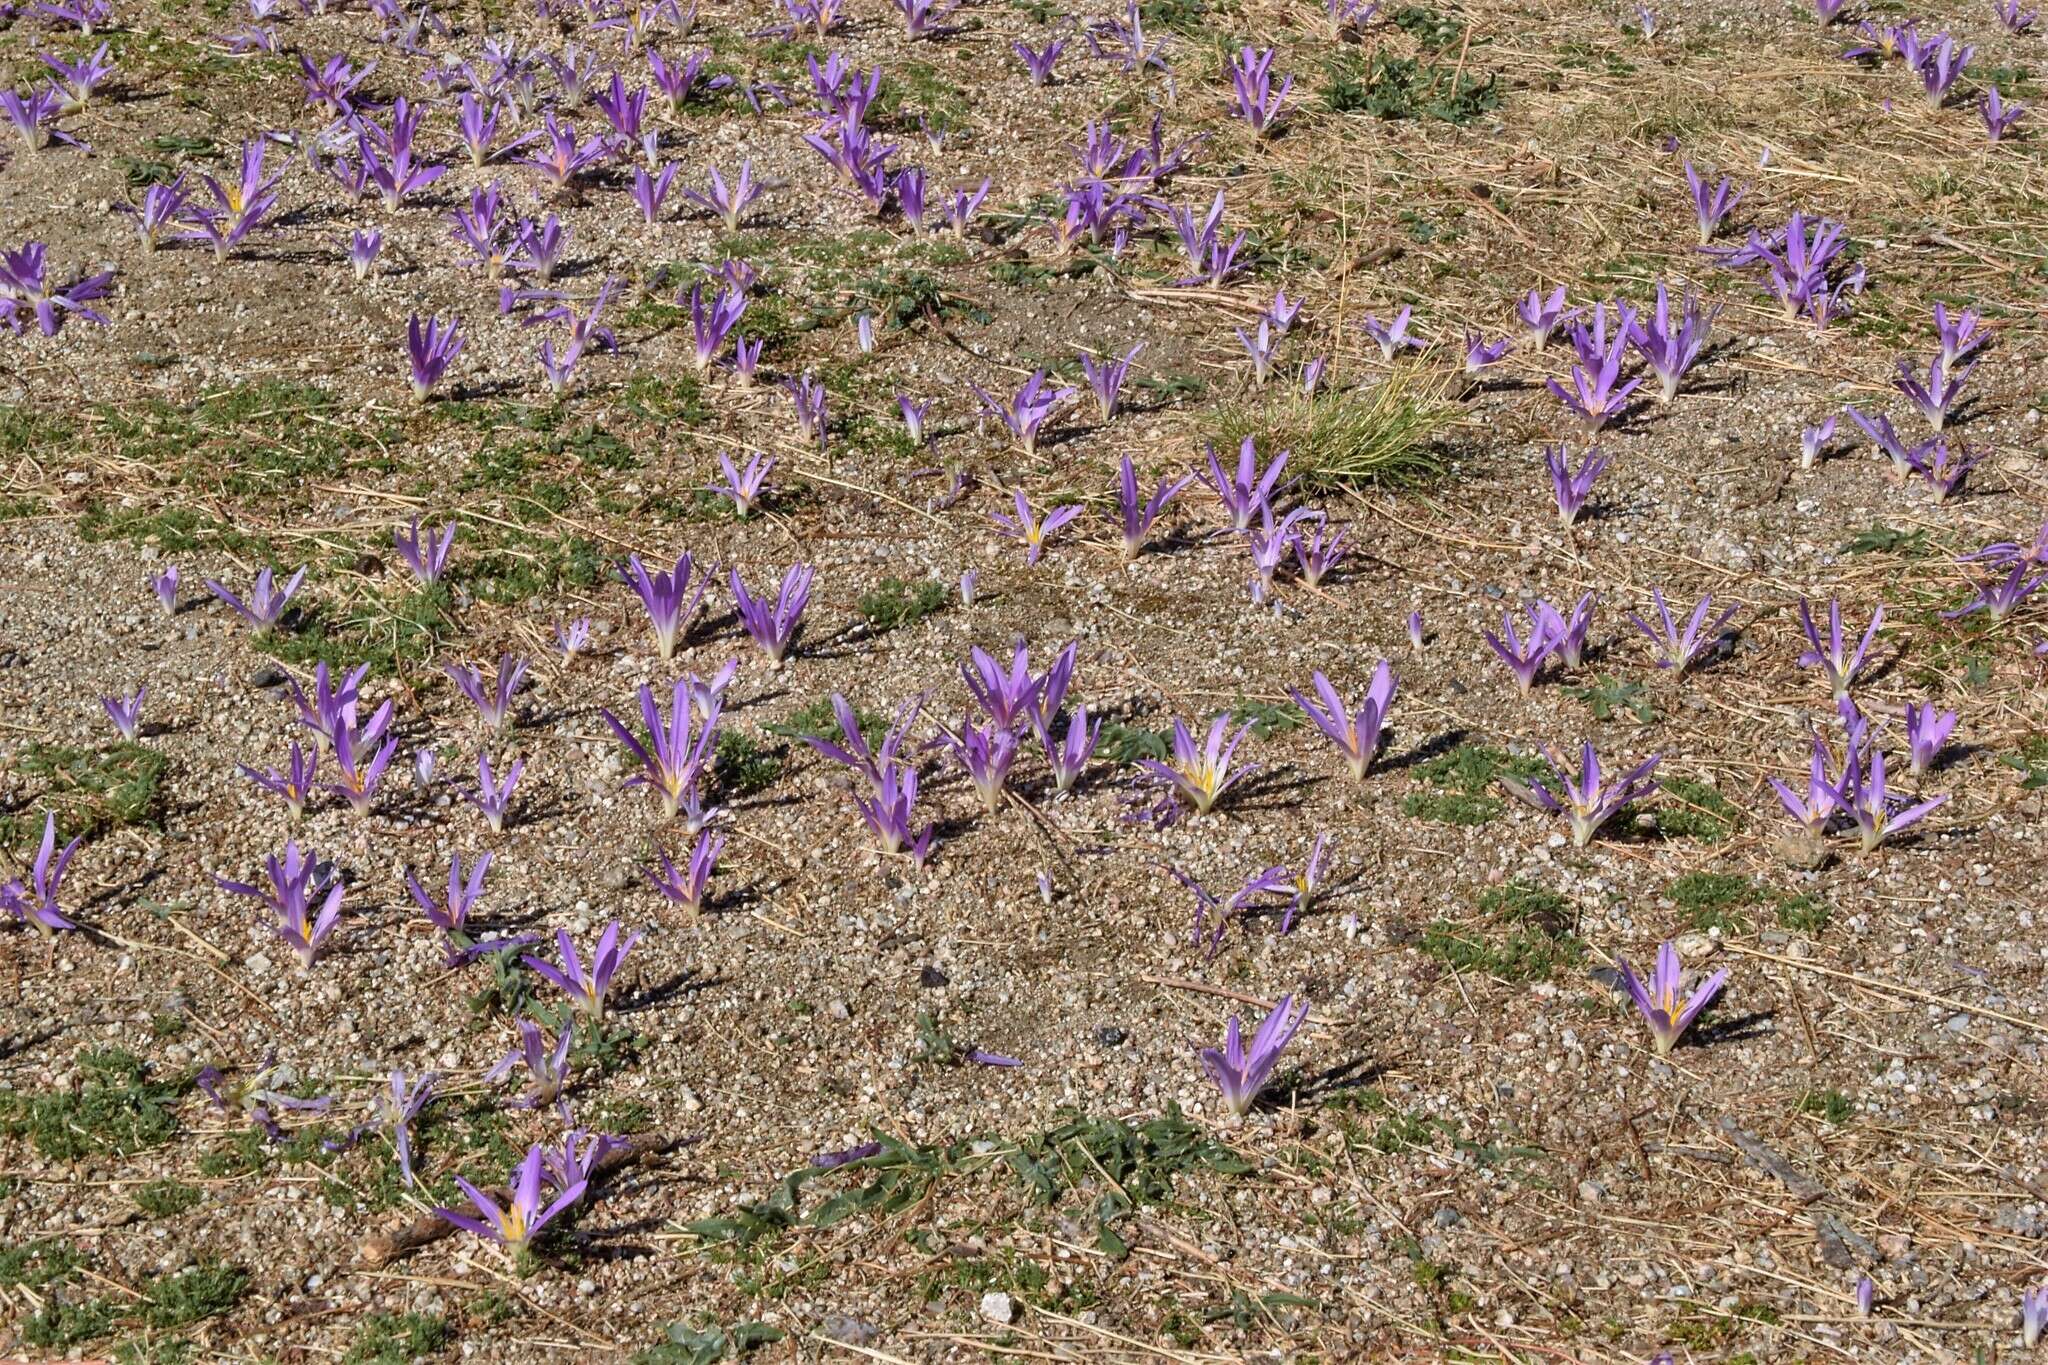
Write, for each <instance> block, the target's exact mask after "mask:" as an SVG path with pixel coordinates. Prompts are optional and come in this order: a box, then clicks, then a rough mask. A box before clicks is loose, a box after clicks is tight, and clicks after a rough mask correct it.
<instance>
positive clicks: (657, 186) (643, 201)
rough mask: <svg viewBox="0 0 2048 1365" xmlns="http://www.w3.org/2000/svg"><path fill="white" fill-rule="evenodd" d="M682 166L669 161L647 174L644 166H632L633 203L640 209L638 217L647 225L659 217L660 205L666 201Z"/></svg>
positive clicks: (658, 219)
mask: <svg viewBox="0 0 2048 1365" xmlns="http://www.w3.org/2000/svg"><path fill="white" fill-rule="evenodd" d="M681 171H682V167H680V166H678V165H676V163H675V162H673V161H671V162H669V163H667V164H666V165H664V166H663V167H662V168H661V169H660V170H658V171H656V172H654V174H652V175H649V174H648V173H647V168H646V167H645V166H635V167H634V168H633V203H634V204H635V205H636V206H637V207H638V208H639V210H640V217H641V219H642V220H643V221H645V222H646V223H647V224H648V225H649V226H652V225H653V224H655V223H656V222H659V221H660V219H661V206H662V205H663V204H664V203H666V202H667V200H668V195H669V191H670V190H671V189H673V188H674V187H675V183H676V176H677V175H678V174H679V173H680V172H681Z"/></svg>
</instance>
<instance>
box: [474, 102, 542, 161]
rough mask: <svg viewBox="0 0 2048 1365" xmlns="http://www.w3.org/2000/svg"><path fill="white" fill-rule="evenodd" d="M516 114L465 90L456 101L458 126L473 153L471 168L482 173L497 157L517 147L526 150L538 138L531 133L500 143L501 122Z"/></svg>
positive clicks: (502, 105) (500, 103) (499, 103)
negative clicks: (523, 147)
mask: <svg viewBox="0 0 2048 1365" xmlns="http://www.w3.org/2000/svg"><path fill="white" fill-rule="evenodd" d="M512 117H513V113H512V110H511V109H510V108H509V107H508V106H507V105H505V104H504V103H503V102H502V101H499V100H485V99H479V98H478V97H477V96H476V94H475V93H474V92H472V91H468V90H465V91H463V92H462V94H461V96H460V97H459V98H458V100H457V101H456V111H455V123H456V128H457V131H458V132H459V133H460V134H461V137H462V145H463V146H464V147H466V148H467V149H468V150H469V164H470V165H471V166H473V167H475V168H476V169H478V170H482V169H483V167H484V164H485V163H486V162H488V161H490V160H491V159H492V158H493V157H496V156H502V155H503V154H504V153H506V152H509V151H512V150H513V149H514V148H516V147H521V146H524V145H525V144H526V143H529V142H531V141H533V139H534V137H535V136H536V135H535V134H533V133H527V134H525V135H524V136H522V137H519V138H515V139H513V140H512V141H510V142H507V143H504V144H502V145H500V144H499V142H498V121H499V119H500V118H504V119H506V120H508V121H509V120H510V119H511V118H512Z"/></svg>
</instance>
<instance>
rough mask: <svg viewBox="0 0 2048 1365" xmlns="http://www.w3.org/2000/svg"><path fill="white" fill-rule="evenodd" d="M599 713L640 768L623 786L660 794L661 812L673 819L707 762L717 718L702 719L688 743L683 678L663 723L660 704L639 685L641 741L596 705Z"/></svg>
mask: <svg viewBox="0 0 2048 1365" xmlns="http://www.w3.org/2000/svg"><path fill="white" fill-rule="evenodd" d="M598 714H599V715H600V716H602V717H604V722H605V724H607V725H609V726H611V729H612V733H613V734H614V735H617V736H618V738H619V742H620V743H621V744H623V745H625V746H626V748H627V749H628V750H630V751H631V752H632V754H633V757H635V758H637V759H638V760H640V768H641V771H640V772H639V774H638V775H636V776H634V777H633V778H632V779H630V780H629V781H628V782H627V783H626V785H627V786H629V787H646V788H648V789H650V790H651V791H653V792H655V793H656V794H657V795H659V796H660V797H661V805H662V813H663V814H664V815H666V816H669V817H670V818H674V816H675V813H676V810H677V809H678V807H679V806H680V805H681V804H682V801H683V797H684V794H685V793H687V792H689V791H691V790H692V789H694V788H695V787H696V785H697V780H698V778H699V777H700V776H701V775H702V774H703V772H704V770H705V765H706V764H707V763H708V762H709V761H710V755H711V746H712V744H713V742H714V741H715V739H716V736H717V731H718V720H717V717H715V716H713V717H711V718H709V719H707V720H706V721H705V722H704V726H703V728H702V729H701V730H700V731H698V733H697V736H696V741H695V742H694V743H692V742H691V736H690V723H691V719H692V716H693V712H692V709H691V706H690V685H689V683H688V682H686V681H678V682H677V683H676V685H675V693H674V696H673V697H672V698H671V699H670V702H669V713H668V720H667V721H666V722H664V721H663V720H662V717H661V710H660V708H659V707H658V706H656V705H655V701H654V692H653V689H651V688H649V687H647V686H646V685H644V684H643V685H642V686H641V688H640V718H641V720H642V721H643V722H645V723H646V726H647V742H646V743H645V744H642V743H641V742H640V741H639V740H638V739H636V738H634V736H633V732H632V731H630V730H628V729H627V728H626V727H625V726H624V725H623V724H621V723H620V721H619V718H618V717H617V716H614V715H613V714H612V713H611V712H610V711H609V710H605V709H600V710H599V711H598Z"/></svg>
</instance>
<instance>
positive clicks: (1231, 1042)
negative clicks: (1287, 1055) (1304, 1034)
mask: <svg viewBox="0 0 2048 1365" xmlns="http://www.w3.org/2000/svg"><path fill="white" fill-rule="evenodd" d="M1307 1022H1308V1001H1306V1000H1304V1001H1302V1002H1301V1007H1300V1008H1299V1009H1298V1010H1297V1009H1296V1008H1295V1004H1294V997H1293V996H1291V995H1283V996H1281V997H1280V999H1279V1001H1278V1002H1277V1003H1275V1004H1274V1006H1273V1010H1272V1012H1271V1013H1270V1014H1268V1015H1267V1016H1266V1017H1265V1020H1264V1021H1263V1022H1261V1023H1260V1025H1259V1031H1258V1032H1257V1033H1256V1034H1254V1035H1252V1045H1251V1050H1250V1051H1249V1052H1247V1051H1246V1050H1245V1046H1244V1039H1243V1036H1242V1033H1241V1031H1240V1027H1239V1024H1238V1019H1237V1016H1236V1015H1234V1014H1233V1015H1231V1016H1230V1023H1229V1024H1228V1026H1226V1028H1225V1030H1224V1035H1223V1046H1222V1048H1221V1049H1220V1050H1219V1049H1217V1048H1213V1047H1205V1048H1203V1049H1202V1051H1201V1058H1202V1067H1203V1069H1204V1070H1206V1071H1207V1072H1208V1073H1209V1079H1210V1080H1212V1081H1214V1082H1215V1083H1216V1088H1217V1089H1218V1090H1220V1091H1222V1092H1223V1104H1224V1107H1225V1108H1227V1109H1229V1110H1230V1112H1231V1113H1233V1114H1237V1115H1240V1116H1241V1115H1243V1114H1245V1113H1246V1112H1247V1111H1249V1110H1250V1109H1251V1107H1252V1104H1253V1103H1254V1102H1255V1101H1256V1100H1257V1099H1258V1098H1259V1092H1260V1091H1262V1090H1264V1089H1265V1088H1266V1082H1267V1081H1269V1080H1271V1079H1272V1076H1273V1069H1274V1067H1276V1066H1278V1065H1279V1062H1280V1054H1281V1053H1282V1052H1285V1051H1286V1050H1287V1045H1288V1044H1289V1043H1291V1042H1293V1041H1294V1035H1295V1034H1297V1033H1299V1032H1301V1026H1302V1025H1303V1024H1305V1023H1307Z"/></svg>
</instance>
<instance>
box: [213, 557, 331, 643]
mask: <svg viewBox="0 0 2048 1365" xmlns="http://www.w3.org/2000/svg"><path fill="white" fill-rule="evenodd" d="M305 577H306V571H305V570H304V569H300V570H299V571H298V572H297V573H295V574H293V575H292V576H291V577H290V578H288V579H286V580H285V584H284V586H283V587H282V588H279V587H276V586H274V580H273V579H272V577H271V572H270V570H268V569H262V570H259V571H258V572H257V574H256V586H255V588H254V590H253V591H251V592H250V594H249V598H248V600H247V601H246V602H245V601H243V600H242V599H241V598H239V597H237V596H235V595H234V594H233V593H232V592H229V591H228V590H227V589H226V588H224V587H222V586H221V585H220V584H219V583H217V582H215V581H214V580H213V579H211V578H209V579H207V580H206V590H207V591H208V592H210V593H212V594H213V595H214V596H215V597H218V598H219V599H220V600H221V601H223V602H225V603H227V604H228V606H230V607H232V608H233V609H234V611H235V613H236V615H238V616H240V617H241V618H242V619H243V620H244V621H246V622H248V623H249V629H250V630H252V631H254V632H255V633H256V634H258V635H267V634H269V633H270V631H271V630H272V629H274V628H275V627H276V625H277V623H278V620H279V618H281V617H282V616H283V615H284V609H285V607H286V605H287V604H289V603H290V602H291V600H292V594H293V593H296V592H297V591H298V590H299V584H300V583H301V582H303V581H304V580H305Z"/></svg>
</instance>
